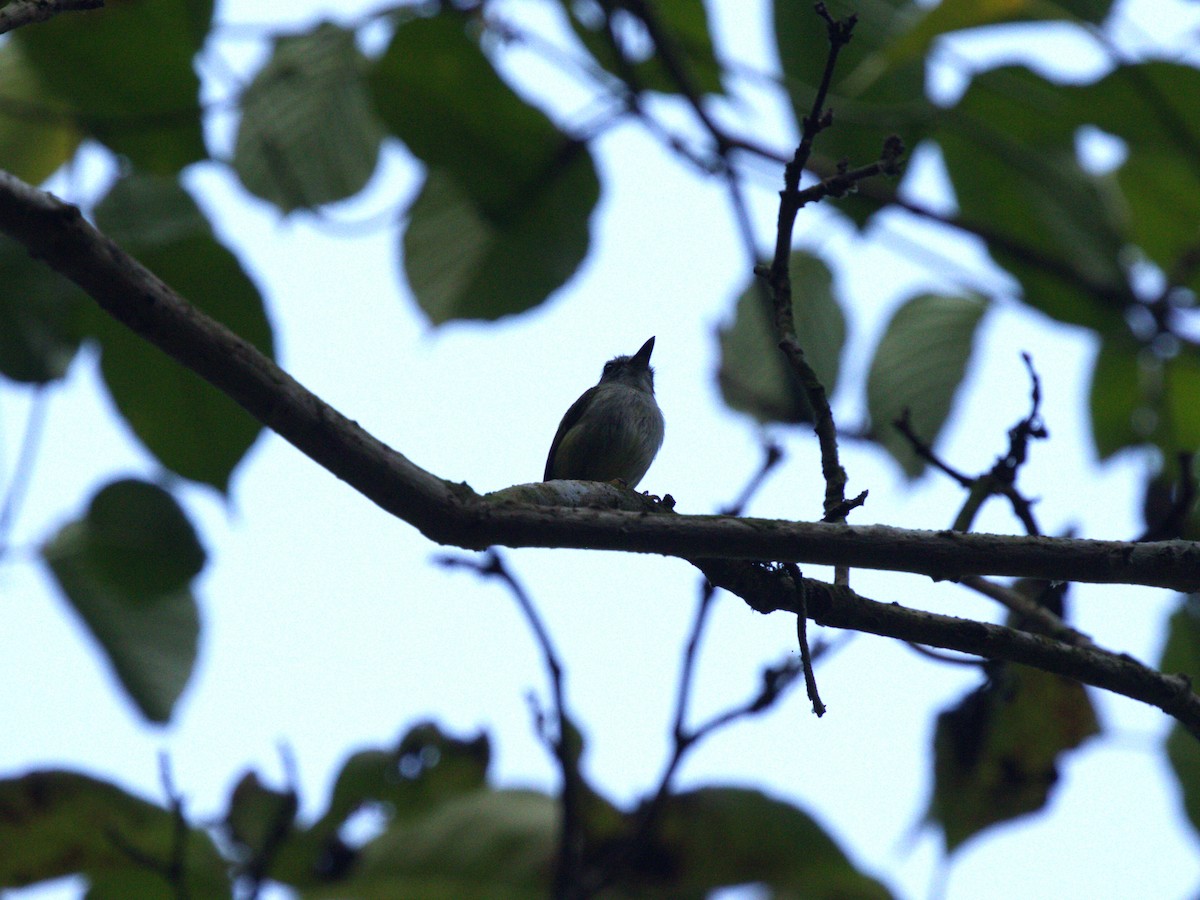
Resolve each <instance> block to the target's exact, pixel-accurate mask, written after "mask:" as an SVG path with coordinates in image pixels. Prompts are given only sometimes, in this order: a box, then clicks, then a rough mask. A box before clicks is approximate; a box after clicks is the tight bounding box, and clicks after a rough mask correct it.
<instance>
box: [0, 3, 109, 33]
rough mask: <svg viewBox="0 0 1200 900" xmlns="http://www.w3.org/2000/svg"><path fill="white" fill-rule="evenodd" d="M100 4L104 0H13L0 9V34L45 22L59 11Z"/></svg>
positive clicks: (75, 10) (93, 7) (81, 8)
mask: <svg viewBox="0 0 1200 900" xmlns="http://www.w3.org/2000/svg"><path fill="white" fill-rule="evenodd" d="M102 6H104V0H13V2H12V3H9V4H8V5H7V6H5V7H4V8H2V9H0V34H4V33H5V32H9V31H12V30H13V29H14V28H20V27H22V26H24V25H32V24H34V23H35V22H45V21H46V20H47V19H52V18H54V17H55V16H57V15H58V14H59V13H64V12H79V11H80V10H85V9H99V8H100V7H102Z"/></svg>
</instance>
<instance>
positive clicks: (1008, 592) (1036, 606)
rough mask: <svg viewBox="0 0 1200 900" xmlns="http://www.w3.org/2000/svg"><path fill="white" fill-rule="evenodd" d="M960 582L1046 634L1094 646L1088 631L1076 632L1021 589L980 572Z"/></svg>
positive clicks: (1060, 639)
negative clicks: (983, 576) (1087, 633)
mask: <svg viewBox="0 0 1200 900" xmlns="http://www.w3.org/2000/svg"><path fill="white" fill-rule="evenodd" d="M959 583H960V584H962V585H963V586H964V587H969V588H970V589H971V590H973V591H976V592H978V593H980V594H983V596H985V597H990V598H992V599H993V600H995V601H996V602H997V603H999V604H1001V605H1002V606H1004V607H1006V608H1007V609H1008V610H1009V612H1012V613H1014V614H1015V615H1017V616H1020V617H1021V618H1022V619H1024V620H1026V621H1027V622H1029V623H1031V624H1032V625H1033V626H1035V627H1036V629H1037V630H1038V631H1040V632H1041V633H1042V634H1047V635H1049V636H1050V637H1052V638H1054V639H1055V640H1059V641H1062V642H1063V643H1066V644H1073V645H1074V646H1076V647H1094V646H1095V644H1094V643H1093V642H1092V639H1091V638H1090V637H1088V636H1087V635H1086V634H1084V633H1083V632H1081V631H1076V630H1075V629H1074V628H1072V627H1071V626H1070V625H1068V624H1067V623H1066V622H1064V621H1063V620H1062V617H1061V616H1057V615H1055V614H1054V612H1053V611H1052V610H1049V609H1047V608H1046V607H1045V606H1042V604H1040V603H1038V602H1036V601H1034V600H1031V599H1030V598H1029V597H1026V596H1025V595H1024V594H1022V593H1021V592H1020V591H1017V590H1014V589H1013V588H1010V587H1005V586H1004V585H1002V584H996V582H994V581H988V580H987V579H986V578H980V577H979V576H978V575H968V576H967V577H966V578H962V579H959Z"/></svg>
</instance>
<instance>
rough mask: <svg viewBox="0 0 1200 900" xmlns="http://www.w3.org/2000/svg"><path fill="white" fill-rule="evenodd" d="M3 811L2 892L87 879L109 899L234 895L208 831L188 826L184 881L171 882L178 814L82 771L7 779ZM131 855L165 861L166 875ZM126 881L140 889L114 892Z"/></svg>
mask: <svg viewBox="0 0 1200 900" xmlns="http://www.w3.org/2000/svg"><path fill="white" fill-rule="evenodd" d="M0 809H2V810H4V815H3V816H0V847H3V848H4V852H3V853H0V887H6V888H7V887H23V886H25V885H30V884H37V883H39V882H43V881H49V880H51V879H54V878H61V877H64V876H67V875H75V874H80V875H84V876H86V877H87V878H88V879H89V881H91V882H92V889H93V891H95V890H96V889H97V888H98V887H99V886H103V889H102V890H100V892H99V894H98V895H97V896H101V897H118V896H124V897H138V898H143V897H145V898H160V897H161V898H163V900H166V898H171V897H177V896H179V894H180V893H187V894H190V895H191V896H192V897H219V896H222V895H224V896H228V895H229V880H228V878H227V877H226V875H225V866H226V864H225V862H224V861H223V860H222V859H221V858H220V856H219V855H218V854H217V851H216V848H215V847H214V846H213V843H212V840H211V839H210V838H209V836H208V834H207V833H206V832H205V830H204V829H202V828H192V827H186V829H185V831H184V835H183V836H184V837H185V839H186V844H185V851H186V857H185V858H184V860H183V862H184V866H183V869H182V871H183V873H184V880H183V881H182V883H180V884H177V885H171V884H170V883H168V881H167V880H166V878H165V877H164V874H163V873H164V872H165V871H166V869H167V866H168V864H169V863H170V862H171V860H172V858H173V856H174V848H175V846H176V844H175V842H176V839H177V836H178V833H177V824H176V821H175V817H174V815H173V814H172V813H171V812H170V811H169V810H166V809H163V808H162V807H161V806H158V805H156V804H153V803H149V802H148V801H146V800H143V799H141V798H140V797H135V796H134V795H132V794H129V793H127V792H126V791H123V790H121V789H120V788H118V787H116V786H115V785H112V784H109V783H107V782H104V781H100V780H99V779H96V778H92V777H90V776H87V775H81V774H79V773H76V772H66V771H60V770H40V771H35V772H29V773H27V774H24V775H21V776H20V777H18V778H6V779H3V780H0ZM131 851H132V852H133V853H140V854H142V855H143V856H145V857H146V858H147V859H149V860H154V861H158V862H160V863H161V864H162V869H161V870H160V871H157V872H156V871H154V870H152V869H151V868H150V867H148V866H146V865H139V864H138V863H136V862H135V861H134V860H133V859H132V858H131V857H130V852H131ZM122 883H123V884H124V885H126V886H130V885H132V884H136V885H137V886H138V887H139V890H137V891H132V892H127V893H125V894H119V893H116V892H114V890H112V888H114V887H115V886H116V885H118V884H122ZM88 896H89V897H91V896H93V893H92V892H89V894H88Z"/></svg>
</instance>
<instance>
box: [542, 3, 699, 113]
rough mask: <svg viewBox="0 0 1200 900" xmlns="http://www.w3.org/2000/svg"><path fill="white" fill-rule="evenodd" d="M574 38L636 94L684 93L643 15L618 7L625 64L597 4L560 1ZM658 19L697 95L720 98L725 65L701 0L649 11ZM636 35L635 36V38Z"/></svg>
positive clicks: (616, 32) (618, 29)
mask: <svg viewBox="0 0 1200 900" xmlns="http://www.w3.org/2000/svg"><path fill="white" fill-rule="evenodd" d="M560 5H561V6H562V8H563V12H564V13H565V14H566V15H567V19H568V21H569V22H570V23H571V28H572V29H573V30H574V32H575V36H576V37H578V38H579V40H580V41H581V42H582V43H583V45H584V47H586V48H587V50H588V52H589V53H591V55H592V57H593V58H594V59H595V60H596V62H597V64H598V65H599V66H600V67H601V68H603V69H604V70H605V71H607V72H608V73H609V74H611V75H613V76H614V77H616V78H617V79H619V80H620V81H623V82H625V83H626V84H627V85H628V86H629V87H630V88H632V89H635V90H648V91H660V92H662V93H667V94H679V93H682V92H683V90H682V87H681V85H680V84H679V82H678V81H677V80H676V78H675V77H674V76H673V75H672V74H671V72H670V70H669V69H668V67H667V65H666V64H665V63H664V62H663V59H662V56H661V55H660V54H657V53H653V52H652V49H653V42H652V39H651V37H650V35H649V33H648V31H649V29H648V27H647V24H646V23H645V22H644V21H643V20H642V19H641V18H639V16H638V13H639V11H640V10H637V9H623V8H621V7H614V8H613V12H612V16H613V34H614V36H615V37H616V39H617V40H618V41H620V42H621V51H622V56H623V60H622V59H621V58H619V57H618V56H617V54H616V53H615V52H614V50H613V47H612V43H611V42H610V41H609V38H608V36H607V34H606V28H605V12H604V10H603V8H602V7H600V6H599V5H598V4H594V3H593V4H588V3H579V2H576V0H560ZM648 11H650V12H652V13H653V14H654V15H655V17H656V25H657V28H658V30H660V31H661V32H662V33H663V34H665V35H666V39H667V40H668V41H669V43H670V46H671V50H670V52H671V53H672V54H673V56H674V58H675V60H676V61H677V63H678V64H679V65H680V66H681V68H682V69H683V70H684V72H685V73H686V76H685V77H686V78H687V80H688V81H689V83H690V88H691V89H692V90H694V91H695V92H696V94H697V95H703V94H719V93H721V65H720V63H719V62H718V61H717V58H716V54H715V52H714V50H713V42H712V35H711V33H710V30H709V22H708V13H707V11H706V9H705V6H704V3H702V2H701V0H674V2H671V3H658V4H654V5H653V6H651V7H649V8H648ZM631 32H634V33H635V34H633V36H632V37H631Z"/></svg>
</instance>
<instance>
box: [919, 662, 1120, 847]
mask: <svg viewBox="0 0 1200 900" xmlns="http://www.w3.org/2000/svg"><path fill="white" fill-rule="evenodd" d="M1099 731H1100V726H1099V722H1098V721H1097V719H1096V712H1095V710H1094V709H1093V707H1092V703H1091V700H1090V699H1089V698H1088V696H1087V692H1086V691H1085V690H1084V687H1083V685H1081V684H1080V683H1079V682H1077V681H1071V680H1070V679H1067V678H1063V677H1062V676H1060V675H1055V674H1053V673H1050V672H1043V671H1041V670H1039V669H1033V668H1029V667H1027V666H1016V665H1011V666H1003V667H1001V668H998V669H997V670H996V671H994V672H993V673H992V676H991V677H990V678H989V680H988V681H987V682H986V683H985V684H984V685H983V686H982V687H980V688H979V689H977V690H975V691H972V692H971V693H970V694H968V695H967V696H966V697H964V698H963V699H962V701H960V702H959V703H958V704H957V705H956V706H955V707H953V708H952V709H948V710H946V711H944V712H942V713H941V714H940V715H939V716H938V720H937V730H936V732H935V735H934V742H933V750H934V786H933V797H932V799H931V801H930V804H929V818H930V819H932V820H933V821H934V822H936V823H937V824H938V825H939V826H941V829H942V833H943V835H944V836H945V840H946V849H947V851H953V850H955V849H957V848H958V847H959V846H960V845H961V844H962V843H963V842H964V841H966V840H967V839H968V838H970V837H971V836H972V835H975V834H977V833H979V832H980V831H982V830H984V829H985V828H988V827H990V826H992V825H995V824H997V823H999V822H1006V821H1009V820H1010V819H1014V818H1016V817H1018V816H1022V815H1027V814H1029V813H1031V812H1036V811H1037V810H1040V809H1042V808H1043V807H1044V806H1045V805H1046V801H1047V799H1048V797H1049V795H1050V792H1051V791H1052V790H1053V788H1054V785H1055V783H1056V782H1057V780H1058V765H1059V760H1060V758H1061V757H1062V755H1063V754H1064V753H1065V752H1067V751H1069V750H1073V749H1075V748H1076V747H1078V746H1079V745H1080V744H1081V743H1083V741H1084V740H1086V739H1087V738H1088V737H1090V736H1091V735H1094V734H1098V733H1099Z"/></svg>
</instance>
